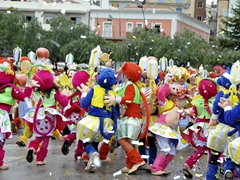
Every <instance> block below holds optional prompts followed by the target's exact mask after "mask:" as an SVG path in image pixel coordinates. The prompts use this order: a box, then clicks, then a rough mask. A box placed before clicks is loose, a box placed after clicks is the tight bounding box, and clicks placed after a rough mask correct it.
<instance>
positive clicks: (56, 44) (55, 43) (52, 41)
mask: <svg viewBox="0 0 240 180" xmlns="http://www.w3.org/2000/svg"><path fill="white" fill-rule="evenodd" d="M50 42H51V43H53V44H54V45H55V46H57V47H58V48H59V47H60V44H58V43H57V42H56V41H54V40H51V41H50Z"/></svg>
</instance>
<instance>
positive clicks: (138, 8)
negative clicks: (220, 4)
mask: <svg viewBox="0 0 240 180" xmlns="http://www.w3.org/2000/svg"><path fill="white" fill-rule="evenodd" d="M158 1H159V3H158V4H157V3H156V1H154V0H146V4H144V5H142V4H141V3H139V2H134V1H132V0H131V1H128V2H127V1H123V0H119V1H118V3H119V4H118V5H117V4H116V3H117V1H113V0H110V1H109V0H102V1H95V2H93V3H89V2H88V1H85V0H64V1H63V0H58V1H55V0H46V1H43V0H21V1H10V0H0V4H1V6H0V10H1V11H5V12H7V10H8V9H9V8H18V9H19V10H21V11H23V12H24V14H25V15H26V20H32V19H34V18H38V20H39V21H40V22H41V23H42V26H43V28H44V29H46V30H49V29H50V25H49V22H50V21H51V18H53V17H55V16H56V15H58V14H60V13H62V14H64V15H65V16H66V17H67V18H69V19H72V20H73V21H75V22H76V23H80V22H82V23H84V24H87V25H88V26H91V27H92V29H94V31H96V33H98V35H100V36H102V37H104V38H105V39H110V40H122V39H123V38H125V37H126V36H127V34H128V33H129V32H131V31H133V29H134V28H148V29H149V28H158V29H159V31H160V34H161V35H168V36H171V37H173V35H174V34H175V33H176V32H183V30H184V28H188V29H190V30H192V31H194V32H195V33H196V36H201V37H203V38H205V39H206V41H208V40H209V36H210V31H211V27H210V26H209V25H208V24H206V23H204V22H203V20H204V19H203V18H201V19H200V18H193V14H194V16H196V17H197V16H198V15H199V16H200V13H194V12H193V11H192V10H189V9H191V7H192V6H194V7H195V6H198V5H199V3H197V2H203V4H202V5H203V7H205V1H206V0H204V1H203V0H191V1H190V0H181V1H180V0H175V1H174V0H167V1H168V2H171V3H169V4H170V5H171V6H166V3H165V1H166V0H165V1H161V0H158ZM160 1H161V2H162V4H163V5H162V4H161V3H160ZM193 2H194V3H193ZM123 3H125V4H123ZM164 4H165V5H164ZM122 5H123V7H124V8H123V7H122ZM173 7H174V8H175V9H174V8H173ZM177 8H182V11H181V10H180V9H178V10H177ZM203 9H204V8H203ZM184 10H186V12H187V13H184ZM187 10H189V12H188V11H187ZM201 16H202V17H203V15H202V14H201Z"/></svg>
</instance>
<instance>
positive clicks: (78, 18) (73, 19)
mask: <svg viewBox="0 0 240 180" xmlns="http://www.w3.org/2000/svg"><path fill="white" fill-rule="evenodd" d="M71 20H72V21H74V22H75V23H76V24H80V23H81V22H82V18H81V17H71Z"/></svg>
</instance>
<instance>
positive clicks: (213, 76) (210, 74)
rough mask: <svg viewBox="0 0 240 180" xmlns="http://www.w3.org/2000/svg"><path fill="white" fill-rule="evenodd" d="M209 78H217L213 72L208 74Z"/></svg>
mask: <svg viewBox="0 0 240 180" xmlns="http://www.w3.org/2000/svg"><path fill="white" fill-rule="evenodd" d="M209 77H210V78H216V77H217V74H216V73H215V72H210V73H209Z"/></svg>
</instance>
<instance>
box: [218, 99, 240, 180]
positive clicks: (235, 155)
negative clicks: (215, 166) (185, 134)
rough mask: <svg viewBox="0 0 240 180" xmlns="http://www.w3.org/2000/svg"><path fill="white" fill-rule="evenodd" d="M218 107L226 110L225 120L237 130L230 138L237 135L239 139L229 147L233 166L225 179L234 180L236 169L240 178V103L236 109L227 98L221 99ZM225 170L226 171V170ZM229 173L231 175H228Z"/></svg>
mask: <svg viewBox="0 0 240 180" xmlns="http://www.w3.org/2000/svg"><path fill="white" fill-rule="evenodd" d="M218 105H219V106H220V107H221V108H223V109H224V119H225V121H226V122H227V123H228V124H230V125H231V126H233V125H234V126H235V129H234V130H232V131H230V132H229V133H228V136H231V135H232V134H234V133H237V136H238V137H237V138H235V139H234V140H233V141H231V142H230V143H229V145H228V147H227V148H228V153H229V158H230V159H231V161H232V162H233V163H232V166H231V167H230V169H228V170H227V171H225V174H224V178H225V179H226V180H233V170H234V169H236V171H237V177H238V179H239V178H240V158H239V143H240V137H239V136H240V122H239V118H240V115H239V111H240V103H238V104H237V105H236V106H235V107H234V108H232V107H233V103H232V102H231V101H230V100H229V99H226V98H221V99H220V102H219V103H218ZM224 170H226V169H225V168H224ZM226 172H227V173H229V174H226Z"/></svg>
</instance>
